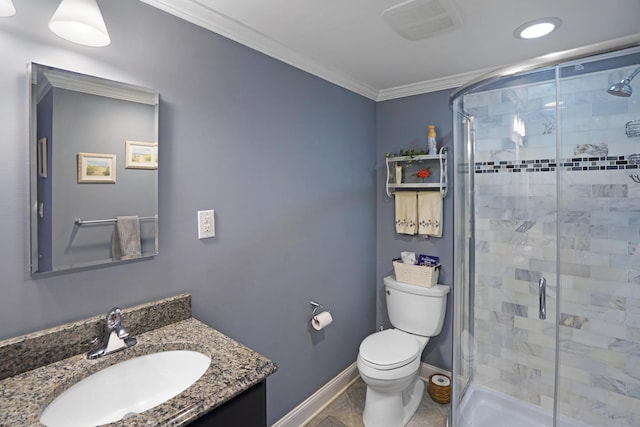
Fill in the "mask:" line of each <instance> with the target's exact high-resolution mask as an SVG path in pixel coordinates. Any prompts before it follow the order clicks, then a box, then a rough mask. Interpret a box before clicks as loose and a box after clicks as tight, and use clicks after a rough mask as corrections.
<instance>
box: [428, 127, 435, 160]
mask: <svg viewBox="0 0 640 427" xmlns="http://www.w3.org/2000/svg"><path fill="white" fill-rule="evenodd" d="M427 128H428V129H429V130H428V132H427V150H428V151H429V154H431V155H434V154H438V147H437V145H436V127H435V126H434V125H429V126H427Z"/></svg>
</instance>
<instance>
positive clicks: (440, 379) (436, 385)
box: [429, 374, 451, 404]
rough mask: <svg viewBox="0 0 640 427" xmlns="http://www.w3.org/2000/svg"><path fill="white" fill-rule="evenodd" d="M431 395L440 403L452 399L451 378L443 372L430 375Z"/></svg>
mask: <svg viewBox="0 0 640 427" xmlns="http://www.w3.org/2000/svg"><path fill="white" fill-rule="evenodd" d="M429 396H431V399H432V400H433V401H434V402H436V403H440V404H446V403H449V402H450V401H451V379H450V378H449V377H448V376H446V375H443V374H433V375H431V376H430V377H429Z"/></svg>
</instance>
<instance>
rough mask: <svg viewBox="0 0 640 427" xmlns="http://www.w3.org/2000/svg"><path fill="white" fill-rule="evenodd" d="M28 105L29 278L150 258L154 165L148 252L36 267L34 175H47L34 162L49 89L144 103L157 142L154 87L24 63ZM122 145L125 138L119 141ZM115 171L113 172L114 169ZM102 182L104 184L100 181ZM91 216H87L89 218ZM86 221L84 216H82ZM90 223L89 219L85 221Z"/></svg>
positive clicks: (157, 97)
mask: <svg viewBox="0 0 640 427" xmlns="http://www.w3.org/2000/svg"><path fill="white" fill-rule="evenodd" d="M38 73H43V74H44V73H46V83H45V84H44V85H42V84H40V82H38ZM27 76H28V79H27V80H28V94H29V95H28V96H29V102H28V108H29V114H28V117H29V194H30V195H29V203H30V205H29V217H30V227H29V231H30V240H29V273H30V274H31V276H32V277H34V278H38V277H44V276H50V275H56V274H60V273H67V272H73V271H81V270H88V269H93V268H99V267H103V266H108V265H114V264H124V263H130V262H136V261H139V260H144V259H151V258H153V257H155V256H156V255H157V254H158V215H157V213H158V170H159V169H158V168H156V169H155V171H154V172H155V181H154V188H153V192H154V198H155V206H154V208H155V217H154V218H155V231H154V237H155V250H153V251H152V252H150V251H147V252H143V253H142V255H141V256H139V257H135V258H132V259H119V260H115V259H108V258H107V259H100V260H95V261H85V262H80V263H75V264H70V265H59V266H55V265H52V267H51V271H38V270H39V264H40V263H39V251H38V248H39V246H38V244H39V243H38V216H39V200H38V178H39V176H40V177H43V176H44V177H46V176H47V170H46V169H47V167H46V163H45V162H40V163H39V162H38V155H39V154H38V152H39V151H40V155H41V156H42V150H43V149H44V150H46V145H44V148H43V144H41V143H40V142H39V141H37V138H38V128H37V106H38V102H39V100H40V99H41V98H42V97H43V96H44V95H45V94H46V93H48V91H49V90H50V89H52V88H62V89H67V90H71V91H75V92H80V93H84V94H89V95H97V96H101V97H106V98H112V99H116V100H121V101H131V102H134V103H140V104H147V105H151V106H154V113H153V115H154V117H153V121H154V123H153V135H154V136H153V139H154V140H153V141H149V142H155V143H156V144H157V143H158V132H159V120H158V119H159V106H160V94H159V92H158V91H156V90H152V89H148V88H144V87H140V86H136V85H132V84H128V83H123V82H118V81H115V80H109V79H105V78H102V77H96V76H90V75H87V74H82V73H78V72H75V71H69V70H64V69H60V68H56V67H52V66H49V65H43V64H39V63H35V62H31V63H29V64H28V71H27ZM122 145H123V146H124V145H125V141H122ZM114 172H115V171H114ZM101 185H104V184H101ZM93 219H94V218H89V220H93ZM85 220H86V218H85ZM89 222H91V221H89ZM81 226H82V225H81V224H79V223H78V219H76V220H75V223H74V225H73V227H74V228H73V230H74V232H75V231H77V229H78V227H81Z"/></svg>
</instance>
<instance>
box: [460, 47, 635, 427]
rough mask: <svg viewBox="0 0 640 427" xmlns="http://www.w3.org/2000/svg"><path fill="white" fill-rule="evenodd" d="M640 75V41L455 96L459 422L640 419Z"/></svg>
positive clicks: (495, 76) (587, 51)
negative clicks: (639, 71)
mask: <svg viewBox="0 0 640 427" xmlns="http://www.w3.org/2000/svg"><path fill="white" fill-rule="evenodd" d="M639 69H640V37H639V36H638V35H636V36H634V37H628V38H625V39H619V40H616V41H612V42H609V43H605V44H600V45H598V46H596V47H593V46H592V47H589V48H582V49H575V50H572V51H567V52H563V53H560V54H554V55H547V56H545V57H542V58H539V59H536V60H531V61H528V62H526V63H523V64H520V65H518V66H514V67H509V68H505V69H503V70H499V71H497V72H495V73H492V74H490V75H487V76H486V77H485V78H480V79H478V80H476V81H474V82H471V83H469V84H468V85H466V86H465V87H462V88H460V89H458V90H457V91H456V92H454V94H453V95H452V96H451V103H452V108H453V111H454V149H453V151H454V177H455V187H454V204H455V230H456V233H455V244H454V249H455V250H454V252H455V263H454V265H455V266H456V271H455V277H456V288H455V295H454V321H453V322H454V345H453V347H454V348H453V355H454V367H453V393H452V401H451V405H452V406H451V417H450V420H449V425H450V426H451V427H484V426H491V427H502V426H504V427H514V426H517V427H530V426H531V427H534V426H535V427H542V426H554V427H557V426H562V427H565V426H566V427H569V426H570V427H574V426H606V427H613V426H620V427H622V426H624V427H628V426H640V76H639V77H638V78H637V79H636V80H635V81H634V80H633V78H634V77H635V75H636V74H637V73H638V70H639ZM634 85H635V87H634ZM608 90H609V91H608Z"/></svg>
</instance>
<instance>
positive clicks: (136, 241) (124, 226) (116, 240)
mask: <svg viewBox="0 0 640 427" xmlns="http://www.w3.org/2000/svg"><path fill="white" fill-rule="evenodd" d="M111 249H112V252H113V259H116V260H119V259H132V258H138V257H139V256H141V255H142V249H141V244H140V222H139V220H138V217H137V216H119V217H117V221H116V227H115V230H113V236H112V239H111Z"/></svg>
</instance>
